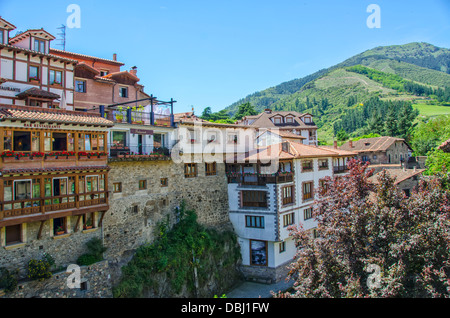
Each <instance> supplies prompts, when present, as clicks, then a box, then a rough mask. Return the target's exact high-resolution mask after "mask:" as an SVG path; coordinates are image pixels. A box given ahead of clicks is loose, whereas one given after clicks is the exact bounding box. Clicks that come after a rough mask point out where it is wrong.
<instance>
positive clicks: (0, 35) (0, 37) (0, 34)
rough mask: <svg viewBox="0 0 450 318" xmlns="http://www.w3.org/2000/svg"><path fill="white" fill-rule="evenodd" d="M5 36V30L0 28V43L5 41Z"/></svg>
mask: <svg viewBox="0 0 450 318" xmlns="http://www.w3.org/2000/svg"><path fill="white" fill-rule="evenodd" d="M4 36H5V31H3V30H0V44H3V43H4V41H5V40H4Z"/></svg>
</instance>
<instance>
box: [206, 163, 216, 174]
mask: <svg viewBox="0 0 450 318" xmlns="http://www.w3.org/2000/svg"><path fill="white" fill-rule="evenodd" d="M205 171H206V172H205V173H206V175H207V176H215V175H216V174H217V172H216V163H215V162H211V163H205Z"/></svg>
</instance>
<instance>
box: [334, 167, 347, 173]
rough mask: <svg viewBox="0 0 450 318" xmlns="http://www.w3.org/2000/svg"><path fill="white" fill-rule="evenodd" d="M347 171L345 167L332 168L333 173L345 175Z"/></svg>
mask: <svg viewBox="0 0 450 318" xmlns="http://www.w3.org/2000/svg"><path fill="white" fill-rule="evenodd" d="M347 171H348V168H347V166H334V173H345V172H347Z"/></svg>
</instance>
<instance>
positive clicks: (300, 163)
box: [226, 141, 355, 282]
mask: <svg viewBox="0 0 450 318" xmlns="http://www.w3.org/2000/svg"><path fill="white" fill-rule="evenodd" d="M354 155H355V154H354V153H352V152H350V151H344V150H340V149H330V148H325V147H318V146H310V145H304V144H301V143H299V142H290V141H285V142H282V143H279V144H272V145H270V146H268V147H264V148H258V149H255V150H254V151H250V152H249V153H248V155H246V156H245V160H244V161H238V160H236V161H235V162H234V163H233V162H232V160H227V164H226V172H227V178H228V202H229V215H230V220H231V222H232V224H233V226H234V230H235V232H236V234H237V235H238V241H239V244H240V246H241V255H242V260H243V261H242V271H243V273H244V275H245V276H246V278H247V279H249V280H251V279H253V280H256V281H264V282H275V281H279V280H280V279H282V278H283V277H286V276H285V275H286V272H287V268H286V266H287V265H288V264H289V263H290V262H291V261H292V259H293V257H294V255H295V253H296V246H295V243H294V241H293V240H292V238H291V237H290V236H289V230H288V227H289V226H291V225H295V224H301V225H302V226H303V228H304V229H306V230H308V231H310V233H311V235H312V236H314V235H315V234H314V233H315V231H314V229H315V227H316V226H317V223H316V221H315V220H314V218H313V215H312V211H313V203H314V199H316V198H318V193H319V191H321V190H320V188H321V186H322V184H323V181H324V178H326V177H332V176H334V175H339V174H342V173H346V169H345V170H344V169H340V167H339V166H335V165H336V164H339V163H340V164H341V165H343V166H346V163H347V161H348V160H349V159H350V158H352V157H354ZM236 159H237V158H236Z"/></svg>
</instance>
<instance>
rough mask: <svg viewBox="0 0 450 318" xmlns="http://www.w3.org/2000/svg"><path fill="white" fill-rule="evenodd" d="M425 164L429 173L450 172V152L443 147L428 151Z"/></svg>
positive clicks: (426, 172)
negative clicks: (442, 148) (443, 149)
mask: <svg viewBox="0 0 450 318" xmlns="http://www.w3.org/2000/svg"><path fill="white" fill-rule="evenodd" d="M425 165H426V166H427V170H426V171H425V174H427V175H433V174H437V173H440V172H442V173H447V172H450V153H448V152H444V151H442V150H441V149H436V150H434V151H431V152H429V153H428V156H427V160H426V162H425Z"/></svg>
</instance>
